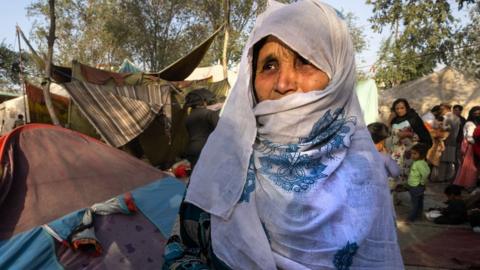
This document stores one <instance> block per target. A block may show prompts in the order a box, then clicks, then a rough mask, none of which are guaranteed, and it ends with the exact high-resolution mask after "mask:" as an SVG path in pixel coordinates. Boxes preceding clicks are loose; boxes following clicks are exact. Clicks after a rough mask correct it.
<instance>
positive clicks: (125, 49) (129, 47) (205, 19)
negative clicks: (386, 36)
mask: <svg viewBox="0 0 480 270" xmlns="http://www.w3.org/2000/svg"><path fill="white" fill-rule="evenodd" d="M45 2H46V1H42V0H36V1H34V2H33V3H32V4H31V5H30V6H29V7H28V15H29V16H30V17H33V18H35V21H34V27H33V30H32V33H33V37H34V40H35V41H36V43H37V44H38V46H39V48H40V50H41V51H45V50H46V35H47V31H48V25H49V20H48V6H47V3H45ZM280 2H283V3H290V2H294V0H283V1H280ZM229 3H230V29H229V30H230V38H229V44H228V50H227V51H228V59H229V64H230V65H234V64H235V63H238V61H239V60H240V56H241V53H242V49H243V46H244V44H245V42H246V40H247V38H248V35H249V33H250V31H251V29H252V27H253V24H254V21H255V18H256V17H257V15H258V14H259V13H260V12H262V11H263V10H264V9H265V6H266V3H267V0H246V1H244V0H229ZM56 15H57V16H56V17H57V23H56V25H57V34H56V36H57V40H56V55H55V57H54V59H55V61H56V63H58V64H61V65H67V66H68V65H70V62H71V61H72V60H74V59H76V60H78V61H80V62H82V63H86V64H89V65H92V66H103V67H107V68H108V67H112V66H115V67H117V66H119V65H120V64H121V62H122V61H123V59H124V58H130V59H131V60H133V61H134V62H135V63H137V64H140V66H141V67H142V68H143V69H144V70H150V71H158V70H161V69H162V68H163V67H165V66H167V65H168V64H170V63H172V62H174V61H175V60H176V59H178V58H180V57H182V56H183V55H185V54H186V53H187V52H189V51H190V50H191V49H193V48H194V47H195V46H196V45H198V44H199V43H200V42H202V41H203V40H204V39H206V38H207V37H208V36H209V35H210V34H211V33H213V31H214V30H216V29H217V28H218V27H220V26H221V25H222V24H223V23H224V22H225V21H226V18H225V12H224V8H223V1H219V0H139V1H131V0H56ZM346 18H347V23H348V24H349V26H350V27H351V29H352V35H353V39H354V42H355V48H356V49H357V51H360V50H362V49H363V48H365V44H366V43H365V41H364V37H363V35H362V31H361V29H360V28H359V27H355V25H354V21H355V20H356V18H355V17H354V16H353V14H347V16H346ZM223 39H224V37H223V33H221V34H220V35H219V37H218V38H217V39H216V40H215V42H214V44H213V46H212V49H211V50H209V52H208V54H207V56H206V57H205V58H204V60H203V62H202V65H210V64H213V63H217V62H220V59H221V56H222V48H223Z"/></svg>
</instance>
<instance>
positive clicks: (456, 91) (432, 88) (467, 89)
mask: <svg viewBox="0 0 480 270" xmlns="http://www.w3.org/2000/svg"><path fill="white" fill-rule="evenodd" d="M397 98H405V99H407V100H408V102H409V103H410V105H411V106H412V107H413V108H414V109H415V110H417V112H418V113H419V114H425V113H427V112H428V111H429V110H430V109H431V108H432V107H433V106H435V105H438V104H440V103H449V104H451V105H454V104H460V105H462V106H464V110H463V115H464V116H467V114H468V110H470V108H472V107H473V106H477V105H480V80H478V79H475V78H473V77H470V76H467V75H465V74H463V73H462V72H460V71H458V70H456V69H453V68H451V67H446V68H444V69H442V70H440V71H437V72H434V73H432V74H430V75H427V76H424V77H422V78H419V79H417V80H414V81H411V82H407V83H404V84H401V85H399V86H396V87H393V88H390V89H386V90H384V91H381V94H380V105H382V106H387V107H390V106H391V105H392V103H393V101H394V100H395V99H397Z"/></svg>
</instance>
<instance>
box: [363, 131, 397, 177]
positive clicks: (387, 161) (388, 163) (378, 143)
mask: <svg viewBox="0 0 480 270" xmlns="http://www.w3.org/2000/svg"><path fill="white" fill-rule="evenodd" d="M367 128H368V131H369V132H370V135H371V136H372V140H373V142H374V143H375V147H376V148H377V150H378V152H380V156H381V157H382V159H383V162H384V165H385V170H386V171H387V176H388V177H392V178H395V177H398V176H399V175H400V167H398V164H397V163H396V162H395V160H393V159H392V157H391V156H390V155H389V154H388V153H387V151H386V149H385V139H386V138H387V137H388V127H387V126H386V125H385V124H383V123H380V122H375V123H371V124H370V125H368V127H367Z"/></svg>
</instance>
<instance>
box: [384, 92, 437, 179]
mask: <svg viewBox="0 0 480 270" xmlns="http://www.w3.org/2000/svg"><path fill="white" fill-rule="evenodd" d="M391 110H392V116H391V121H390V127H391V136H390V140H391V143H390V147H391V148H390V149H389V152H390V153H391V155H392V158H393V159H394V160H395V161H396V162H397V164H398V166H399V167H400V169H401V174H400V177H399V180H400V181H401V182H403V183H404V182H405V181H406V180H407V178H408V173H409V171H410V166H411V164H412V162H413V161H412V159H411V156H410V148H411V147H412V146H413V145H414V144H416V143H423V144H425V145H426V146H427V147H428V149H430V147H431V146H432V138H431V137H430V133H429V132H428V130H427V128H426V127H425V125H424V124H423V121H422V119H421V118H420V116H419V115H418V114H417V113H416V112H415V110H413V109H412V108H411V107H410V105H409V104H408V101H407V100H406V99H403V98H400V99H397V100H395V101H394V102H393V104H392V108H391Z"/></svg>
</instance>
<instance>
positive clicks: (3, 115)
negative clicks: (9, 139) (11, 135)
mask: <svg viewBox="0 0 480 270" xmlns="http://www.w3.org/2000/svg"><path fill="white" fill-rule="evenodd" d="M25 105H27V100H26V99H25V97H24V96H23V95H22V96H19V97H17V98H14V99H10V100H7V101H4V102H2V103H1V104H0V121H1V124H0V125H1V126H0V135H3V134H5V133H7V132H10V131H11V130H12V129H13V125H14V123H15V120H16V119H17V116H18V115H19V114H23V115H24V116H25V119H26V120H27V121H28V120H29V119H30V117H29V113H28V110H26V109H25Z"/></svg>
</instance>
